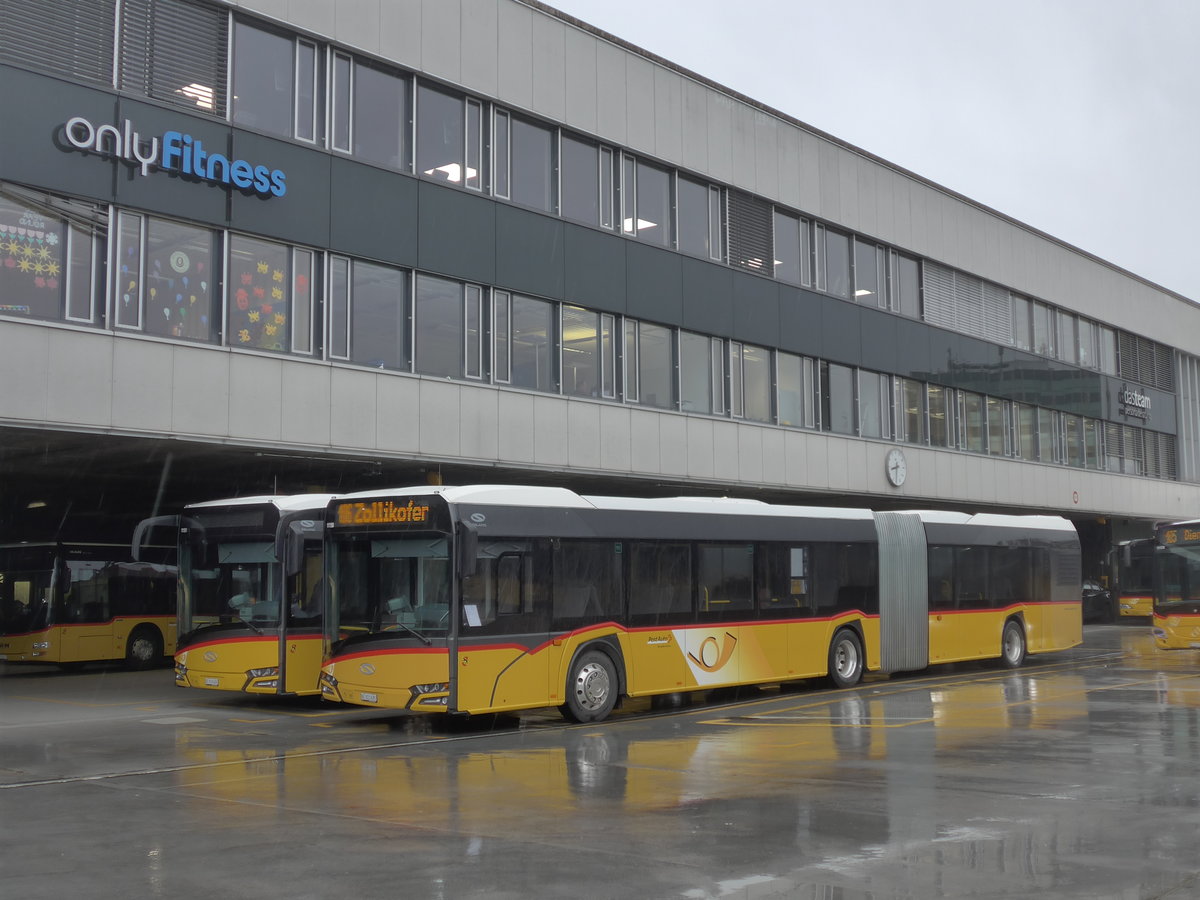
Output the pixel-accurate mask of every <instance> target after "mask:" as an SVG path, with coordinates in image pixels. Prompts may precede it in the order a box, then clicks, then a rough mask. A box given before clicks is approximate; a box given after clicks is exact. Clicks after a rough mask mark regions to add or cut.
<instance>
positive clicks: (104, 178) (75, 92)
mask: <svg viewBox="0 0 1200 900" xmlns="http://www.w3.org/2000/svg"><path fill="white" fill-rule="evenodd" d="M0 81H3V83H4V91H3V92H2V93H0V121H2V122H4V127H3V128H0V174H3V176H4V179H5V180H6V181H14V182H18V183H26V184H31V185H54V188H55V190H59V191H63V192H65V193H69V194H76V195H78V196H80V197H90V198H92V199H94V200H102V201H105V202H108V201H110V200H111V199H112V197H113V192H114V190H115V180H116V178H117V176H118V174H123V172H122V170H124V169H126V168H128V166H127V164H126V163H123V162H118V161H115V160H111V159H109V158H107V157H105V156H101V155H99V154H96V153H91V152H87V153H85V152H83V151H81V150H77V149H75V147H73V146H72V145H71V144H69V143H67V140H66V138H65V137H64V132H63V126H64V125H65V124H66V122H67V120H68V119H70V118H72V117H73V116H83V117H84V118H86V119H87V120H88V121H89V122H91V123H92V124H93V125H94V126H96V127H99V126H101V125H116V126H117V127H118V128H119V127H121V125H122V122H121V119H120V117H119V116H118V107H117V104H116V102H115V101H114V99H113V97H112V96H111V95H109V94H104V93H102V92H100V91H96V90H92V89H90V88H85V87H80V86H77V85H70V84H66V83H64V82H61V81H57V80H55V79H52V78H46V77H44V76H40V75H33V74H30V73H28V72H24V71H21V70H20V69H13V68H9V67H8V66H0ZM135 127H138V126H137V123H135ZM149 177H150V178H155V179H161V177H162V176H161V175H157V174H154V173H152V174H151V175H150V176H149Z"/></svg>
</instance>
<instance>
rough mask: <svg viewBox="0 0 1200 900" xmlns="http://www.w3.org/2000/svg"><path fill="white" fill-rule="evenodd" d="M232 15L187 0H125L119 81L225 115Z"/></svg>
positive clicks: (126, 87) (199, 109)
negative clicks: (229, 16)
mask: <svg viewBox="0 0 1200 900" xmlns="http://www.w3.org/2000/svg"><path fill="white" fill-rule="evenodd" d="M227 36H228V16H227V14H226V13H225V12H223V11H221V10H219V9H217V8H215V7H209V6H201V5H199V4H196V3H189V2H186V0H124V2H123V3H122V4H121V72H120V79H119V87H121V88H122V89H123V90H129V91H137V92H138V93H142V94H145V95H147V96H149V97H154V98H155V99H157V100H165V101H166V102H168V103H175V104H178V105H180V106H185V107H187V108H188V109H190V110H193V111H197V112H206V113H210V114H211V115H215V116H224V115H225V73H226V70H227V68H228V66H227V58H228V55H227V51H226V40H227Z"/></svg>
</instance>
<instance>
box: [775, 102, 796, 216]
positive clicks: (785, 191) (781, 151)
mask: <svg viewBox="0 0 1200 900" xmlns="http://www.w3.org/2000/svg"><path fill="white" fill-rule="evenodd" d="M776 137H777V138H778V142H779V143H778V151H777V152H778V162H779V174H778V178H779V181H778V186H777V190H776V195H777V197H778V199H779V202H780V203H781V204H782V205H784V206H788V207H791V208H792V209H799V208H800V205H801V190H800V180H801V171H800V146H801V144H800V131H799V130H798V129H797V128H796V127H795V126H793V125H786V124H782V123H781V124H780V126H779V128H778V129H777V130H776Z"/></svg>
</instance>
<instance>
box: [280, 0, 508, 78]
mask: <svg viewBox="0 0 1200 900" xmlns="http://www.w3.org/2000/svg"><path fill="white" fill-rule="evenodd" d="M293 2H296V0H293ZM305 2H310V3H311V2H315V3H316V4H317V5H319V6H322V7H330V8H332V7H333V4H332V3H327V2H325V0H305ZM476 4H477V5H478V6H480V7H484V6H485V5H486V0H476ZM424 6H425V5H424V3H423V2H422V0H387V2H386V3H383V4H381V5H380V7H379V55H380V56H382V57H383V58H384V59H389V60H391V61H392V62H395V63H399V64H400V65H402V66H405V67H407V68H410V69H418V70H420V69H422V68H423V59H422V56H421V53H422V40H421V30H422V22H423V14H424ZM320 33H322V34H329V31H328V30H327V31H323V32H320ZM494 39H495V32H494V31H493V40H494ZM464 74H465V72H464ZM488 93H493V94H494V93H495V92H494V91H489V92H488Z"/></svg>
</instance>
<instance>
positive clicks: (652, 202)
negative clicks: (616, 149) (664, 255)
mask: <svg viewBox="0 0 1200 900" xmlns="http://www.w3.org/2000/svg"><path fill="white" fill-rule="evenodd" d="M621 172H622V174H621V231H622V232H624V233H625V234H628V235H631V236H633V237H636V238H637V239H638V240H641V241H647V242H649V243H651V244H657V245H658V246H660V247H670V246H671V240H672V238H671V175H670V173H669V172H667V170H666V169H660V168H659V167H658V166H652V165H650V164H649V163H647V162H644V161H642V160H640V159H636V158H635V157H632V156H623V157H622V167H621Z"/></svg>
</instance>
